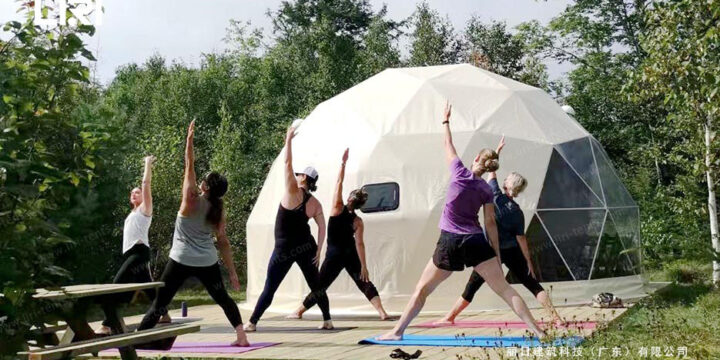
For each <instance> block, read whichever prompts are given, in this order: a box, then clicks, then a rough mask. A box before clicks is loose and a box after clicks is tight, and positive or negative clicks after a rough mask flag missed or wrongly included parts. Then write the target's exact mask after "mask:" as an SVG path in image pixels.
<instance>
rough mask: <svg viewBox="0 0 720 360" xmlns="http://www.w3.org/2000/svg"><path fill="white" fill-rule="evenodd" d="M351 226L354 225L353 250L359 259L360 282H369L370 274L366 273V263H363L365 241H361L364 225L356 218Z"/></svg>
mask: <svg viewBox="0 0 720 360" xmlns="http://www.w3.org/2000/svg"><path fill="white" fill-rule="evenodd" d="M353 225H355V249H356V250H357V254H358V257H359V258H360V280H362V281H365V282H368V281H370V274H369V273H368V269H367V262H366V261H365V240H364V239H363V233H364V232H365V224H364V223H363V221H362V219H361V218H359V217H356V218H355V224H353Z"/></svg>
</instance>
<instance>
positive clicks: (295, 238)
mask: <svg viewBox="0 0 720 360" xmlns="http://www.w3.org/2000/svg"><path fill="white" fill-rule="evenodd" d="M311 197H312V195H310V194H309V193H308V192H307V191H304V190H303V200H302V202H301V203H300V205H298V206H297V207H296V208H294V209H292V210H288V209H286V208H284V207H283V206H282V204H280V206H279V208H278V213H277V217H276V218H275V246H276V247H287V246H295V245H297V244H302V243H303V242H305V241H313V242H314V240H313V237H312V234H311V233H310V224H308V220H310V218H309V217H308V216H307V214H306V213H305V205H307V202H308V201H309V200H310V198H311Z"/></svg>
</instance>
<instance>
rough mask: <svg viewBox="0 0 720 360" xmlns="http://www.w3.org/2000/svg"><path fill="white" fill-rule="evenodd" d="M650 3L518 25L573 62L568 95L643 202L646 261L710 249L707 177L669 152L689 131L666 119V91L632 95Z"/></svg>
mask: <svg viewBox="0 0 720 360" xmlns="http://www.w3.org/2000/svg"><path fill="white" fill-rule="evenodd" d="M648 9H649V7H648V2H647V1H630V0H624V1H609V0H590V1H576V2H574V3H572V4H571V5H570V6H568V7H567V8H566V10H565V11H564V12H563V13H561V14H560V15H559V16H558V17H556V18H555V19H553V20H552V21H551V22H550V24H549V25H548V26H547V27H542V26H540V25H539V24H537V23H527V24H523V25H522V26H521V27H520V32H521V33H522V34H523V35H522V36H523V37H524V38H525V39H526V41H525V43H526V44H527V45H528V46H529V47H531V48H534V49H535V50H534V51H535V52H536V53H537V54H539V55H540V56H543V57H549V58H552V59H555V60H557V61H567V62H570V63H571V64H573V65H574V69H573V70H572V71H570V72H569V73H568V74H567V81H566V82H565V84H564V85H563V87H562V90H563V92H564V93H567V95H566V96H564V97H563V98H562V101H564V102H565V103H566V104H568V105H571V106H572V107H573V108H574V109H575V111H576V118H577V120H578V121H579V122H580V123H581V124H583V126H584V127H585V128H586V129H588V131H590V132H591V133H592V134H593V135H594V136H595V137H596V138H597V139H598V140H599V141H600V142H601V143H602V144H603V145H604V147H605V148H606V150H607V151H608V153H609V154H610V156H611V158H612V159H613V162H614V163H615V165H616V167H617V168H618V169H619V172H620V175H621V177H622V178H623V180H624V182H625V184H626V185H627V186H628V188H629V190H630V191H631V193H632V194H633V196H634V198H635V199H636V200H637V201H638V203H639V205H640V208H641V209H642V212H641V215H642V241H643V253H644V255H645V256H644V260H645V263H646V264H647V265H651V266H657V265H662V264H663V263H664V262H665V261H666V260H669V259H675V258H677V257H679V256H680V257H702V256H707V255H706V250H705V247H704V246H703V245H702V242H701V240H700V237H701V234H702V233H703V231H704V230H703V227H704V224H703V222H702V221H700V219H699V217H698V209H699V208H701V207H702V202H703V196H702V186H701V185H702V184H699V183H698V182H697V181H693V180H692V179H693V178H692V174H691V173H692V169H691V168H689V167H688V166H687V164H683V163H681V162H679V161H676V159H675V158H673V157H672V156H669V155H668V154H671V153H672V152H673V149H674V148H675V147H676V145H677V144H679V143H682V142H683V141H684V139H685V138H687V137H688V133H687V131H686V129H684V128H677V127H675V126H673V125H671V124H668V123H667V122H666V121H665V118H666V117H667V114H668V110H669V109H668V108H667V106H666V105H665V104H664V102H663V99H662V97H661V96H654V97H652V96H646V97H642V98H634V99H631V97H632V94H633V92H635V91H636V90H637V89H636V88H633V87H632V86H630V84H629V79H630V78H631V77H632V74H633V73H635V71H636V69H637V67H638V66H639V64H641V63H642V62H643V61H644V60H645V58H646V57H647V53H646V50H645V49H644V48H643V47H642V46H640V41H641V38H642V36H643V34H644V32H645V31H647V30H646V29H647V26H648V24H647V21H646V13H647V12H648V11H649V10H648ZM670 209H672V210H670Z"/></svg>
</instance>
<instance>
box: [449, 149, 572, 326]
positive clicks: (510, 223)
mask: <svg viewBox="0 0 720 360" xmlns="http://www.w3.org/2000/svg"><path fill="white" fill-rule="evenodd" d="M504 146H505V137H503V138H502V139H501V140H500V144H498V147H497V153H498V156H499V155H500V151H501V150H502V149H503V147H504ZM488 179H489V182H488V183H489V185H490V187H491V188H492V191H493V196H494V197H493V203H494V204H495V222H496V223H497V228H498V235H499V237H500V258H501V259H502V263H503V264H505V265H506V266H507V267H508V269H509V270H510V271H511V272H512V273H513V275H515V277H517V278H518V279H519V280H520V282H521V283H522V284H523V285H524V286H525V287H526V288H527V289H528V290H530V292H531V293H532V294H533V295H534V296H535V298H536V299H537V300H538V302H539V303H540V304H542V306H543V307H544V308H545V310H546V311H547V312H548V313H549V314H550V316H551V317H552V319H553V322H554V323H555V325H558V326H560V325H562V324H563V321H562V320H561V319H560V315H558V313H557V311H556V310H555V307H553V305H552V302H551V301H550V297H549V296H548V294H547V292H546V291H545V289H543V287H542V285H540V282H538V281H537V279H536V278H535V272H534V270H533V264H532V259H531V258H530V250H529V249H528V244H527V239H526V238H525V217H524V215H523V212H522V210H521V209H520V205H518V204H517V203H516V202H515V201H514V200H513V199H514V198H515V197H517V196H518V195H519V194H520V193H521V192H522V191H523V190H525V187H526V186H527V180H525V178H524V177H522V176H521V175H520V174H518V173H515V172H512V173H510V175H508V176H507V177H506V178H505V181H504V182H503V189H504V190H505V193H504V194H503V192H502V190H501V189H500V186H499V185H498V181H497V174H496V173H495V172H494V171H491V172H490V175H489V176H488ZM484 282H485V280H483V278H482V277H481V276H480V275H479V274H478V273H477V272H475V271H473V273H472V274H471V275H470V279H469V280H468V283H467V285H466V286H465V291H464V292H463V294H462V296H461V297H460V298H459V299H458V300H457V302H456V303H455V307H454V308H453V309H452V310H450V312H449V313H447V315H445V317H444V318H442V319H441V320H439V321H437V322H436V324H439V325H440V324H452V323H454V322H455V318H456V317H457V316H458V315H459V314H460V313H461V312H462V311H463V310H465V308H466V307H468V305H470V303H471V302H472V299H473V297H474V296H475V293H476V292H477V291H478V290H479V289H480V286H482V284H483V283H484Z"/></svg>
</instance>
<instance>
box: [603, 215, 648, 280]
mask: <svg viewBox="0 0 720 360" xmlns="http://www.w3.org/2000/svg"><path fill="white" fill-rule="evenodd" d="M609 218H610V220H612V221H613V222H614V223H615V227H616V228H617V232H618V235H619V237H620V241H621V242H622V244H623V247H624V248H625V251H626V252H627V255H628V257H629V258H630V261H631V262H632V265H633V268H634V269H635V272H636V273H639V267H640V264H641V263H640V228H639V224H640V214H639V212H638V208H636V207H629V208H614V209H613V208H611V209H610V217H609Z"/></svg>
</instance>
